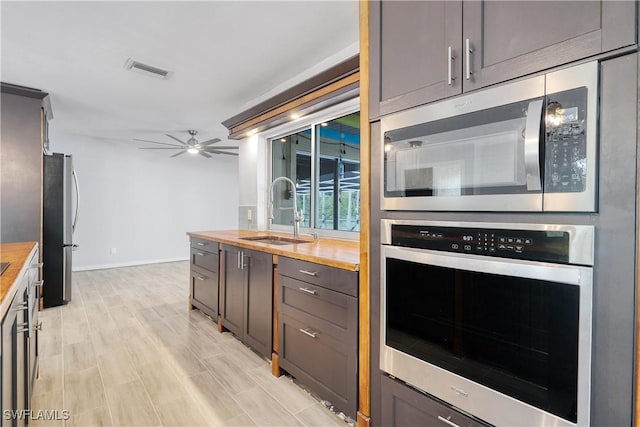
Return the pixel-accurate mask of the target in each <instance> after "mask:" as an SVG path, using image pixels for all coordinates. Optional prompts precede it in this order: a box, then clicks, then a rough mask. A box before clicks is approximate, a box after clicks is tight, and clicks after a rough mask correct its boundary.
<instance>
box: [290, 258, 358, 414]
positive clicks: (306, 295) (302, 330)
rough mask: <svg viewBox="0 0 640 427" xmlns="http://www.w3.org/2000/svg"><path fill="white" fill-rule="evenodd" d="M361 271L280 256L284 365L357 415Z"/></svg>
mask: <svg viewBox="0 0 640 427" xmlns="http://www.w3.org/2000/svg"><path fill="white" fill-rule="evenodd" d="M357 295H358V275H357V272H354V271H346V270H341V269H338V268H333V267H328V266H324V265H319V264H314V263H311V262H306V261H300V260H295V259H291V258H285V257H280V258H279V261H278V333H279V361H280V366H281V367H282V368H283V369H285V370H286V371H287V372H289V373H290V374H291V375H293V376H294V377H296V379H297V380H298V381H300V382H301V383H302V384H305V385H306V386H308V387H309V388H310V389H312V390H313V391H314V392H315V393H316V394H318V395H319V396H320V397H321V398H323V399H325V400H327V401H329V402H331V404H332V405H334V406H335V407H336V408H338V409H339V410H341V411H342V412H344V413H345V414H347V415H348V416H350V417H352V418H354V419H355V416H356V412H357V404H358V401H357V397H358V393H357V387H358V298H357Z"/></svg>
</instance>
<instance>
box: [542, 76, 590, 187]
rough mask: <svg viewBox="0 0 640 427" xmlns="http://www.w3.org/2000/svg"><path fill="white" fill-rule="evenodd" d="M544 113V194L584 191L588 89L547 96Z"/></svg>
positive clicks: (582, 88)
mask: <svg viewBox="0 0 640 427" xmlns="http://www.w3.org/2000/svg"><path fill="white" fill-rule="evenodd" d="M546 102H547V107H546V113H545V129H546V132H545V134H546V135H545V136H546V142H545V177H544V190H545V192H547V193H576V192H582V191H585V187H586V179H587V138H586V129H585V118H586V105H587V89H586V88H584V87H581V88H577V89H572V90H568V91H565V92H559V93H554V94H551V95H548V96H547V100H546Z"/></svg>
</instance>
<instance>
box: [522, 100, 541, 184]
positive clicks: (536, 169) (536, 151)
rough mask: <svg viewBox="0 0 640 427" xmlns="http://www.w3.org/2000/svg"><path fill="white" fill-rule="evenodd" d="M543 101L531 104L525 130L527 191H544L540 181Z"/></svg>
mask: <svg viewBox="0 0 640 427" xmlns="http://www.w3.org/2000/svg"><path fill="white" fill-rule="evenodd" d="M542 105H543V100H542V99H537V100H535V101H531V102H530V103H529V108H528V109H527V121H526V124H525V128H524V170H525V173H526V174H527V190H528V191H539V190H542V180H541V179H540V178H541V177H540V123H541V119H542Z"/></svg>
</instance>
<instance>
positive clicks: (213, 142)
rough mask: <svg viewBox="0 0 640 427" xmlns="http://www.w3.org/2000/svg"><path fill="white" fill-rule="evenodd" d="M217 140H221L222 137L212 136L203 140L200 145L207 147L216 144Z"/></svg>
mask: <svg viewBox="0 0 640 427" xmlns="http://www.w3.org/2000/svg"><path fill="white" fill-rule="evenodd" d="M217 142H220V138H211V139H207V140H206V141H202V142H201V143H200V146H202V147H205V146H207V145H211V144H215V143H217Z"/></svg>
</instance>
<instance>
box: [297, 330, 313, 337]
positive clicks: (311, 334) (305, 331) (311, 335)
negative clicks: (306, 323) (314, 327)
mask: <svg viewBox="0 0 640 427" xmlns="http://www.w3.org/2000/svg"><path fill="white" fill-rule="evenodd" d="M298 330H299V331H300V332H302V333H303V334H305V335H309V336H310V337H311V338H318V333H317V332H309V330H308V329H307V328H304V329H302V328H300V329H298Z"/></svg>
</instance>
